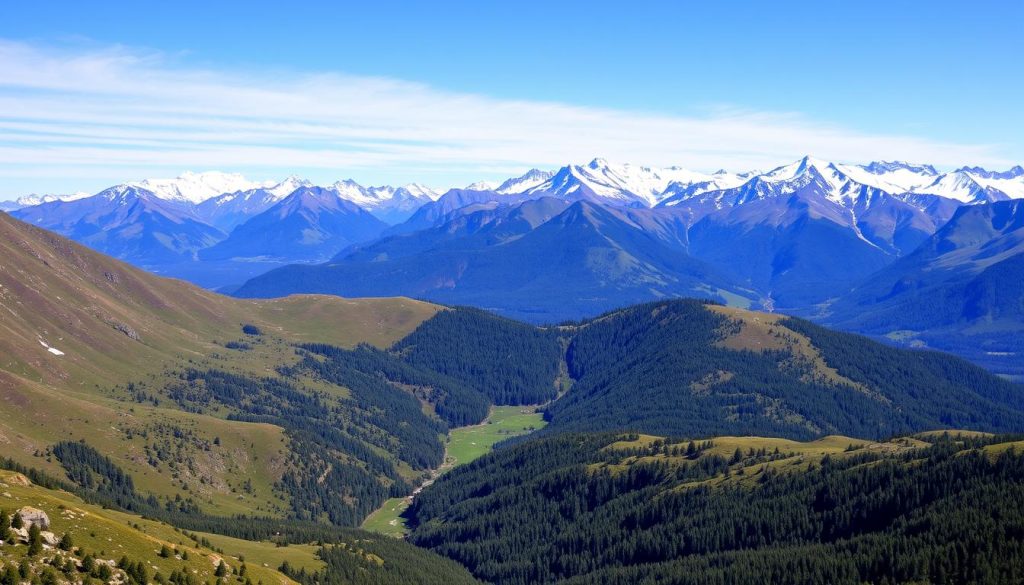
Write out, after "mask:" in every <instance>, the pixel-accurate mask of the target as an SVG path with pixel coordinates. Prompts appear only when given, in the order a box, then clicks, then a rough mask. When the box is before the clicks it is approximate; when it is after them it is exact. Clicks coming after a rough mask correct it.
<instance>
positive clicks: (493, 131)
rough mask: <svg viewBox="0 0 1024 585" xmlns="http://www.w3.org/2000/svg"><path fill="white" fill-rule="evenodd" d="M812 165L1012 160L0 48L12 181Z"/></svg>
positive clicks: (718, 122)
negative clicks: (801, 160) (803, 159)
mask: <svg viewBox="0 0 1024 585" xmlns="http://www.w3.org/2000/svg"><path fill="white" fill-rule="evenodd" d="M805 153H813V154H815V155H816V156H819V157H822V158H828V159H833V160H838V161H850V162H864V161H869V160H878V159H901V160H913V161H924V162H930V163H933V164H936V165H939V166H958V165H961V164H965V163H971V164H986V165H991V166H995V167H1001V166H1008V165H1009V164H1011V163H1012V162H1013V161H1010V160H1006V159H1005V158H1004V157H1003V156H1001V155H1000V153H999V149H998V147H996V146H993V145H977V144H955V143H944V142H937V141H932V140H927V139H922V138H915V137H912V136H899V135H878V134H868V133H862V132H857V131H854V130H851V129H847V128H843V127H840V126H836V125H833V124H828V123H821V122H817V121H813V120H808V119H806V118H804V117H802V116H800V115H797V114H792V113H764V112H751V111H743V110H718V111H716V112H714V113H712V114H709V115H708V116H706V117H681V116H671V115H660V114H655V113H645V112H636V111H623V110H613V109H601V108H592V107H578V106H573V105H568V104H559V103H550V102H540V101H525V100H507V99H498V98H493V97H487V96H482V95H473V94H464V93H454V92H448V91H443V90H439V89H436V88H432V87H429V86H426V85H423V84H418V83H409V82H404V81H399V80H393V79H382V78H372V77H356V76H348V75H342V74H334V73H331V74H301V73H295V72H282V71H259V72H257V71H247V72H229V71H216V70H211V69H198V68H193V67H187V66H183V65H182V64H180V63H178V62H175V61H174V60H172V59H168V58H166V57H165V56H162V55H160V54H156V53H152V52H143V51H134V50H129V49H125V48H121V47H112V48H107V49H90V50H78V51H69V50H67V49H53V48H47V47H41V46H35V45H29V44H24V43H17V42H7V41H0V184H2V181H3V180H4V179H5V178H8V179H9V178H12V177H19V178H21V179H23V180H31V179H32V178H33V177H38V180H39V181H40V183H45V182H46V181H47V180H50V179H51V178H52V177H54V176H64V177H106V178H108V179H109V180H110V182H114V181H120V180H124V179H129V178H138V177H140V176H142V174H143V173H152V172H155V171H159V170H164V171H165V172H177V171H180V170H184V169H196V170H202V169H221V170H241V169H265V170H266V175H267V176H268V177H270V176H275V175H279V174H282V173H284V172H290V171H291V170H296V169H304V170H306V171H307V172H312V173H314V174H319V175H321V176H324V177H327V176H330V177H335V178H337V177H342V176H349V175H355V176H357V177H358V176H359V174H360V172H361V171H367V172H372V173H374V174H376V175H378V176H379V175H381V174H385V175H386V174H387V173H388V172H398V171H397V169H402V172H409V169H415V170H420V171H422V172H432V173H442V174H447V175H449V176H455V175H459V176H463V177H465V178H466V179H467V180H468V179H476V178H479V177H478V176H477V175H479V174H481V173H487V174H491V175H493V174H494V173H500V172H516V171H521V170H524V169H525V168H528V167H532V166H541V167H554V166H558V165H561V164H564V163H565V162H569V161H573V162H576V161H585V160H588V159H589V158H592V157H593V156H598V155H599V156H602V157H605V158H608V159H611V160H619V161H632V162H638V163H644V164H651V165H673V164H674V165H681V166H686V167H691V168H695V169H705V170H713V169H716V168H719V167H723V166H724V167H728V168H732V169H737V170H739V169H748V168H763V167H768V166H772V165H774V164H778V163H783V162H788V161H791V160H793V159H795V158H797V157H799V156H801V155H803V154H805ZM467 182H468V181H467ZM45 188H46V185H40V189H45Z"/></svg>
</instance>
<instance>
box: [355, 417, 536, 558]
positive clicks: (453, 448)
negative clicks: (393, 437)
mask: <svg viewBox="0 0 1024 585" xmlns="http://www.w3.org/2000/svg"><path fill="white" fill-rule="evenodd" d="M545 424H546V423H545V422H544V418H543V416H542V415H541V414H540V413H539V412H537V408H536V407H534V406H492V407H491V414H490V416H488V417H487V420H486V421H484V422H483V423H481V424H478V425H473V426H470V427H461V428H457V429H453V430H452V431H451V432H450V433H449V435H448V451H447V455H446V457H445V464H444V465H443V466H442V467H441V468H440V469H438V470H437V473H438V475H440V474H442V473H444V472H446V471H448V470H450V469H452V468H454V467H456V466H458V465H465V464H466V463H469V462H470V461H473V460H474V459H478V458H480V457H483V456H484V455H486V454H487V453H490V451H491V449H493V448H494V445H495V443H497V442H499V441H503V440H505V439H508V438H509V437H515V436H518V435H523V434H526V433H530V432H533V431H535V430H537V429H539V428H541V427H543V426H544V425H545ZM410 501H411V498H408V497H405V498H391V499H390V500H387V501H386V502H384V504H383V505H382V506H381V507H380V508H378V509H377V510H376V511H375V512H374V513H372V514H370V515H369V516H368V517H367V518H366V520H364V521H363V524H362V528H363V529H364V530H369V531H371V532H377V533H379V534H386V535H388V536H394V537H399V538H400V537H403V536H405V535H406V533H407V532H408V528H407V527H406V525H405V519H404V518H402V513H403V512H405V509H406V508H408V507H409V502H410Z"/></svg>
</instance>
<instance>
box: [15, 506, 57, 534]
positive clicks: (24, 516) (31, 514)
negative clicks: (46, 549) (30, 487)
mask: <svg viewBox="0 0 1024 585" xmlns="http://www.w3.org/2000/svg"><path fill="white" fill-rule="evenodd" d="M17 513H18V516H21V521H22V522H24V523H25V529H26V530H28V529H29V528H30V527H31V526H32V525H33V524H34V525H36V526H38V527H39V530H49V529H50V517H49V516H47V515H46V512H43V511H42V510H40V509H38V508H31V507H28V506H25V507H24V508H22V509H20V510H18V512H17Z"/></svg>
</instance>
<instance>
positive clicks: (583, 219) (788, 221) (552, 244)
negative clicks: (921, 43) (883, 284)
mask: <svg viewBox="0 0 1024 585" xmlns="http://www.w3.org/2000/svg"><path fill="white" fill-rule="evenodd" d="M218 191H223V192H220V193H218ZM1021 198H1024V169H1022V168H1021V167H1019V166H1017V167H1013V168H1012V169H1009V170H1007V171H1003V172H995V171H988V170H985V169H982V168H979V167H962V168H959V169H956V170H953V171H949V172H940V171H939V170H937V169H936V168H934V167H933V166H931V165H926V164H909V163H903V162H873V163H870V164H866V165H851V164H841V163H834V162H829V161H824V160H820V159H816V158H814V157H810V156H808V157H804V158H802V159H800V160H797V161H794V162H793V163H790V164H787V165H783V166H780V167H777V168H773V169H769V170H767V171H750V172H739V173H736V172H727V171H717V172H714V173H701V172H694V171H689V170H686V169H681V168H678V167H669V168H654V167H646V166H637V165H630V164H613V163H609V162H607V161H605V160H603V159H594V160H593V161H591V162H590V163H588V164H586V165H567V166H564V167H562V168H560V169H556V170H552V171H542V170H538V169H532V170H530V171H528V172H527V173H525V174H524V175H522V176H519V177H513V178H510V179H508V180H505V181H503V182H500V183H499V182H478V183H474V184H473V185H469V186H468V187H467V188H465V189H450V190H448V191H446V192H444V193H439V192H437V191H434V190H431V189H428V188H426V187H423V186H421V185H418V184H410V185H406V186H404V187H397V188H396V187H364V186H362V185H359V184H358V183H356V182H354V181H351V180H345V181H338V182H335V183H333V184H331V185H327V186H316V185H313V184H312V183H310V182H309V181H305V180H302V179H299V178H297V177H289V178H287V179H285V180H284V181H281V182H279V183H271V182H268V183H256V182H251V181H248V180H246V179H244V178H243V177H241V176H239V175H231V174H224V173H199V174H193V173H186V174H183V175H182V176H181V177H179V178H177V179H171V180H145V181H138V182H135V183H128V184H125V185H119V186H115V187H112V188H109V189H106V190H104V191H102V192H100V193H99V194H97V195H94V196H89V197H80V196H78V195H75V196H71V197H62V198H56V199H53V200H49V201H44V202H39V203H36V204H34V205H26V206H23V207H20V208H18V209H15V210H13V211H11V213H12V214H13V215H14V216H15V217H18V218H21V219H24V220H26V221H29V222H31V223H33V224H35V225H38V226H40V227H45V228H47V229H52V230H54V231H57V232H58V233H61V234H64V235H67V236H68V237H71V238H73V239H76V240H78V241H80V242H82V243H85V244H87V245H89V246H91V247H93V248H94V249H97V250H100V251H102V252H104V253H108V254H111V255H113V256H115V257H118V258H121V259H124V260H127V261H129V262H132V263H134V264H136V265H139V266H142V267H145V268H147V269H149V270H151V271H154V272H158V273H161V274H166V275H170V276H178V277H182V278H186V279H188V280H191V281H193V282H196V283H198V284H201V285H203V286H207V287H211V288H223V289H224V290H229V291H230V290H234V291H237V294H239V295H242V296H272V295H283V294H289V293H293V292H320V293H333V294H342V295H349V296H380V295H391V294H404V295H414V296H418V297H422V298H428V299H433V300H435V301H439V302H446V303H459V304H472V305H476V306H481V307H486V308H489V309H493V310H495V311H498V312H501V313H503V314H506V315H509V316H514V317H517V318H522V319H526V320H530V321H533V322H545V321H557V320H561V319H578V318H583V317H587V316H591V315H594V314H596V313H599V312H601V311H605V310H609V309H612V308H615V307H618V306H622V305H623V304H628V303H633V302H639V301H644V300H651V299H658V298H671V297H676V296H703V297H707V298H712V299H716V300H719V301H722V302H729V303H732V304H736V305H738V306H744V307H750V308H764V309H768V310H778V311H784V312H788V313H792V314H797V315H802V316H807V317H811V318H815V319H822V320H825V321H826V322H829V323H835V324H837V325H838V326H841V327H846V328H850V329H853V330H858V331H865V332H869V333H872V334H876V335H880V336H883V337H886V338H888V339H890V340H892V341H894V342H905V343H915V344H922V343H924V344H932V345H934V346H936V347H944V348H946V349H951V350H954V351H961V350H960V349H959V347H958V345H963V344H964V343H965V341H964V339H959V340H958V339H954V337H956V336H958V335H961V334H962V333H964V332H966V331H967V328H964V327H960V326H959V325H948V324H947V325H944V327H946V329H947V330H955V331H956V335H954V336H953V337H950V336H943V337H942V340H940V339H939V338H937V337H928V336H927V334H926V333H927V332H926V331H923V330H921V329H919V328H915V327H912V326H911V325H910V324H901V323H899V322H896V321H899V320H898V319H897V320H896V321H891V322H889V324H890V325H892V328H890V329H888V330H885V331H883V329H886V328H885V327H878V326H874V325H872V324H871V323H870V322H869V321H868V320H866V319H858V318H853V317H850V316H849V315H848V312H849V309H846V308H844V307H851V306H858V307H861V308H863V307H864V302H865V301H864V299H865V298H866V297H865V296H864V294H865V293H864V292H863V291H865V290H869V289H870V288H871V286H872V284H871V283H875V282H878V281H879V279H883V280H884V279H885V278H890V276H891V275H892V274H895V272H894V271H901V270H911V269H912V268H911V262H912V261H911V260H909V258H911V257H916V256H914V255H915V254H916V251H917V250H918V249H919V247H921V246H925V245H927V242H929V240H930V238H932V237H933V236H935V235H936V234H937V233H938V232H939V231H940V230H941V229H942V228H943V226H946V225H947V223H949V222H950V221H951V220H952V219H954V218H955V217H956V216H957V214H959V213H961V210H962V209H963V208H968V209H974V208H978V209H981V208H987V207H989V206H994V207H998V206H999V205H1000V204H1001V203H1007V202H1009V203H1013V202H1014V201H1016V200H1018V199H1021ZM24 203H35V202H34V201H25V202H24ZM993 237H994V236H993ZM1012 255H1013V254H1011V256H1012ZM962 258H963V256H959V255H953V256H948V257H947V258H946V259H945V260H944V262H959V261H960V259H962ZM318 263H320V264H318ZM289 264H292V265H294V266H288V265H289ZM1011 264H1012V263H1009V264H1000V265H998V266H996V267H994V268H993V269H992V270H993V271H994V272H997V273H1000V274H1001V273H1003V272H1004V271H1008V270H1010V268H1011ZM886 271H889V272H886ZM887 275H889V276H887ZM986 278H992V277H991V276H987V277H986ZM998 278H1004V279H1005V278H1006V277H997V279H998ZM972 290H974V289H972ZM880 297H881V296H880V295H877V294H875V295H873V296H871V297H870V298H872V299H879V298H880ZM1014 298H1016V297H1014V296H1013V295H1012V294H1010V293H1007V294H1001V295H997V297H996V298H995V299H994V300H993V301H992V302H993V303H996V304H999V305H1001V304H1002V303H1012V302H1013V299H1014ZM908 302H917V303H922V302H925V301H924V299H923V298H916V300H912V301H908ZM831 307H834V308H831ZM1000 310H1002V309H1000ZM981 329H984V330H985V335H986V336H988V335H996V336H998V335H997V333H996V329H997V328H995V327H985V328H981ZM981 329H979V328H978V327H974V328H973V329H971V331H974V332H978V331H980V330H981ZM906 331H913V332H915V334H916V333H925V335H911V334H908V333H906ZM999 335H1002V334H999ZM986 340H988V341H989V342H991V341H993V340H994V338H992V337H986ZM996 345H998V346H999V347H1003V346H1002V345H1000V344H998V343H997V344H996ZM996 345H994V346H993V347H996ZM992 352H994V354H1000V353H1009V354H1011V355H1009V356H1002V357H1008V360H1003V361H1011V362H1012V361H1015V360H1016V359H1017V352H1016V351H1015V350H1006V349H993V350H992ZM965 355H966V354H965ZM985 355H988V354H985ZM989 357H992V356H989ZM976 358H977V356H976V355H972V359H976ZM996 361H999V360H996ZM1011 369H1012V368H1011Z"/></svg>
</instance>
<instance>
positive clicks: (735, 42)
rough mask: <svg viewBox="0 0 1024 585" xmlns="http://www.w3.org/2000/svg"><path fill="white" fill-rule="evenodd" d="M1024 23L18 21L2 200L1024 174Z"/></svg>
mask: <svg viewBox="0 0 1024 585" xmlns="http://www.w3.org/2000/svg"><path fill="white" fill-rule="evenodd" d="M1022 58H1024V2H1016V1H1013V2H1010V1H1007V2H972V3H971V4H970V5H968V4H966V3H963V2H929V3H919V2H898V1H890V2H829V1H825V0H820V1H818V2H782V1H780V2H702V3H691V2H682V1H675V2H647V1H642V0H635V1H633V2H629V3H624V2H600V1H595V2H550V1H549V2H479V1H477V2H443V1H438V2H387V1H377V2H323V3H318V2H303V3H298V2H292V3H282V2H245V3H233V2H210V1H209V0H206V1H205V2H189V1H176V2H139V1H138V0H135V1H133V2H118V1H107V2H96V3H91V2H61V1H51V2H45V3H44V2H6V3H2V4H0V199H10V198H14V197H17V196H20V195H24V194H28V193H70V192H76V191H86V192H95V191H98V190H100V189H102V188H104V187H106V186H110V185H112V184H116V183H120V182H123V181H127V180H137V179H142V178H146V177H169V176H176V175H177V174H180V173H181V172H182V171H186V170H192V171H204V170H222V171H230V172H241V173H243V174H245V175H246V176H248V177H249V178H251V179H254V180H267V179H275V178H283V177H284V176H287V175H291V174H296V175H301V176H303V177H307V178H310V179H311V180H314V181H315V182H319V183H326V182H333V181H334V180H337V179H341V178H353V179H355V180H357V181H359V182H360V183H363V184H385V183H388V184H404V183H408V182H413V181H416V182H420V183H425V184H427V185H431V186H434V187H441V188H444V187H451V186H460V185H465V184H468V183H470V182H473V181H477V180H497V179H503V178H506V177H508V176H512V175H516V174H521V173H522V172H524V171H526V170H527V169H529V168H531V167H540V168H555V167H558V166H561V165H564V164H567V163H584V162H586V161H588V160H590V159H591V158H594V157H603V158H606V159H609V160H611V161H615V162H632V163H636V164H645V165H652V166H669V165H678V166H683V167H687V168H692V169H694V170H704V171H714V170H717V169H718V168H727V169H730V170H749V169H752V168H770V167H772V166H775V165H778V164H783V163H786V162H790V161H792V160H795V159H797V158H799V157H800V156H802V155H804V154H813V155H815V156H818V157H821V158H827V159H831V160H836V161H840V162H852V163H863V162H869V161H871V160H879V159H884V160H893V159H895V160H909V161H913V162H928V163H932V164H935V165H936V166H937V167H939V168H955V167H959V166H962V165H982V166H986V167H989V168H994V169H999V170H1002V169H1004V168H1008V167H1010V166H1013V165H1014V164H1020V163H1022V162H1024V114H1022V111H1021V106H1020V104H1021V103H1022V99H1021V95H1024V76H1022V75H1021V74H1020V64H1021V60H1022Z"/></svg>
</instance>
